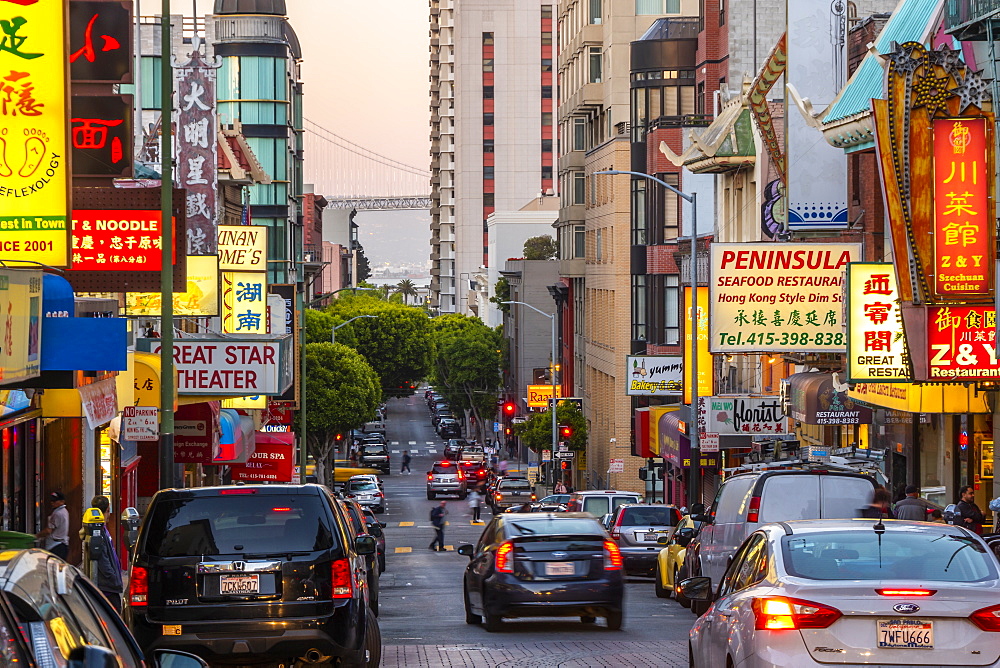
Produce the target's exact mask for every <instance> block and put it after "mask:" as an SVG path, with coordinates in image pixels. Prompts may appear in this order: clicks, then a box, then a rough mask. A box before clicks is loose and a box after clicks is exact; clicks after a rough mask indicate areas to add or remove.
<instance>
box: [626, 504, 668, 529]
mask: <svg viewBox="0 0 1000 668" xmlns="http://www.w3.org/2000/svg"><path fill="white" fill-rule="evenodd" d="M680 519H681V516H680V513H678V512H677V511H676V510H675V509H673V508H662V507H661V508H657V507H651V508H626V509H625V510H623V511H622V521H621V522H620V524H621V525H622V526H640V525H641V526H651V527H672V526H674V525H675V524H677V522H678V521H679V520H680Z"/></svg>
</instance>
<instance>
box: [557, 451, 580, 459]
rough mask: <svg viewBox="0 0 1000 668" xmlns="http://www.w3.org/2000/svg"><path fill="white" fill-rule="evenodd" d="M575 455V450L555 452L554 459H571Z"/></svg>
mask: <svg viewBox="0 0 1000 668" xmlns="http://www.w3.org/2000/svg"><path fill="white" fill-rule="evenodd" d="M575 456H576V453H575V452H557V453H556V459H573V457H575Z"/></svg>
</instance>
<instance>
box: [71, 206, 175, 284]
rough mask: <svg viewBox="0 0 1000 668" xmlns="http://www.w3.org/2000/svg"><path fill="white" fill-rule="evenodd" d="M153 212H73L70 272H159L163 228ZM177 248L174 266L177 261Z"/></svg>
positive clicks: (156, 213) (158, 216) (140, 210)
mask: <svg viewBox="0 0 1000 668" xmlns="http://www.w3.org/2000/svg"><path fill="white" fill-rule="evenodd" d="M160 221H161V217H160V212H159V211H156V210H153V209H139V210H121V209H116V210H114V211H83V210H74V211H73V249H72V263H71V269H72V270H76V271H80V270H88V271H122V270H125V271H128V270H131V271H159V270H160V268H161V267H162V266H163V263H162V261H161V257H162V256H161V253H162V248H163V226H162V225H161V224H160ZM176 256H177V252H176V248H175V249H174V264H176V262H177V257H176Z"/></svg>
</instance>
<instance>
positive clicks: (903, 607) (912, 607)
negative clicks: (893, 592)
mask: <svg viewBox="0 0 1000 668" xmlns="http://www.w3.org/2000/svg"><path fill="white" fill-rule="evenodd" d="M892 609H893V610H895V611H896V612H899V613H902V614H904V615H912V614H913V613H914V612H917V611H918V610H920V606H919V605H917V604H916V603H897V604H896V605H894V606H892Z"/></svg>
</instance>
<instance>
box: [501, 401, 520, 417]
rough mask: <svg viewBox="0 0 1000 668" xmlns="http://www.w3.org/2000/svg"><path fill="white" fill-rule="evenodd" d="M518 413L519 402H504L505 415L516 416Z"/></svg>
mask: <svg viewBox="0 0 1000 668" xmlns="http://www.w3.org/2000/svg"><path fill="white" fill-rule="evenodd" d="M516 413H517V404H515V403H514V402H513V401H505V402H503V414H504V417H514V415H515V414H516Z"/></svg>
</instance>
